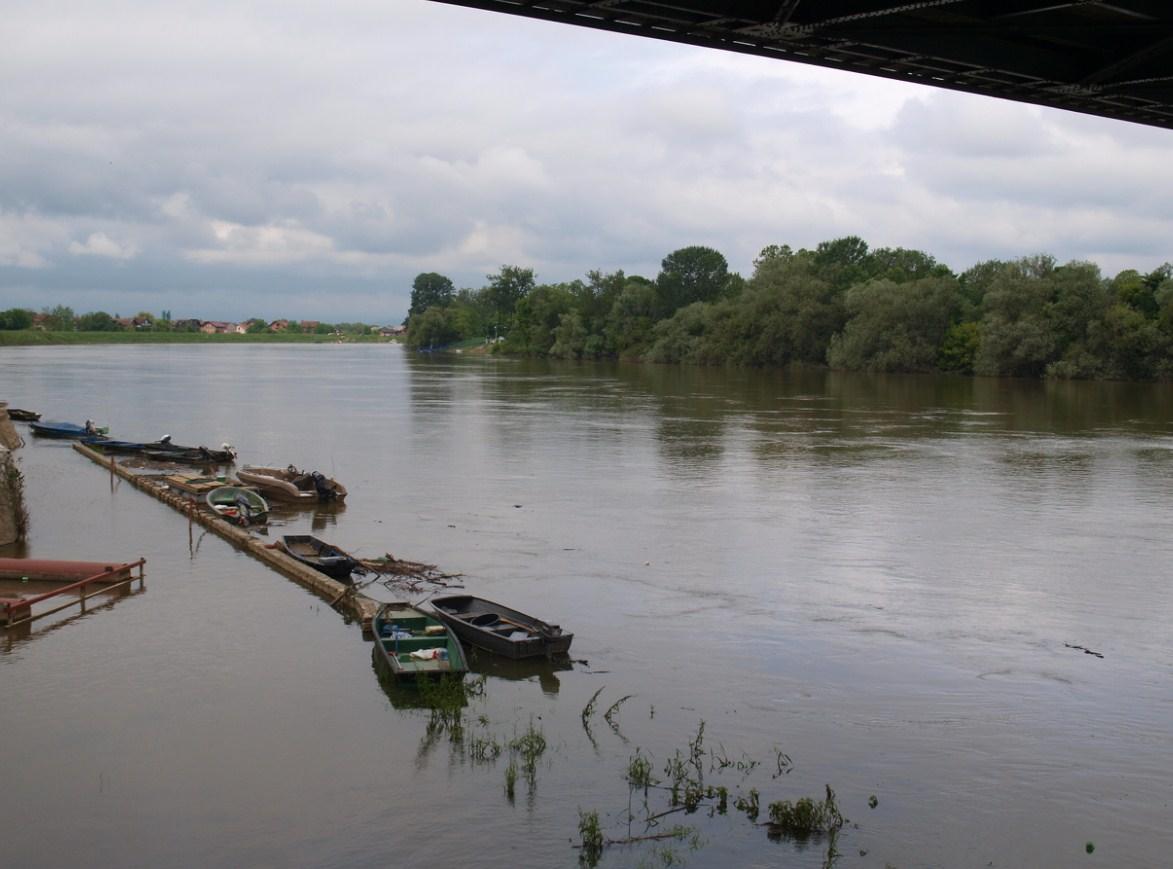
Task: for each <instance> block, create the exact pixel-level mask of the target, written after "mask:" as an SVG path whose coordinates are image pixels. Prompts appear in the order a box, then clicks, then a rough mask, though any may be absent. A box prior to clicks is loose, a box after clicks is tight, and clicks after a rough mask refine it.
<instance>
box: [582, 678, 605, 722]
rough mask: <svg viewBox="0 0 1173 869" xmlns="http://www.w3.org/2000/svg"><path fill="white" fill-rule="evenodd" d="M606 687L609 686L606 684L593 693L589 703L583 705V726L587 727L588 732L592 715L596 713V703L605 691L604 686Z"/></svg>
mask: <svg viewBox="0 0 1173 869" xmlns="http://www.w3.org/2000/svg"><path fill="white" fill-rule="evenodd" d="M606 687H607V686H606V685H604V686H603V687H602V688H600V689H599V690H598V691H596V692H595V693H594V694H592V695H591V699H590V700H588V701H587V705H586V706H584V707H582V726H583V727H585V728H586V729H587V732H588V733H589V732H590V729H591V725H590V721H591V716H592V715H594V714H595V704H596V703H597V702H598V699H599V695H600V694H602V693H603V688H606Z"/></svg>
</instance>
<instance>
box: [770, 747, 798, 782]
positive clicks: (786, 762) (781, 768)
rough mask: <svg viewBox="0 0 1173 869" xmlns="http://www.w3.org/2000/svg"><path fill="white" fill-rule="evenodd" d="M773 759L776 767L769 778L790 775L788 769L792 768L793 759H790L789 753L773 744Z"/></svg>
mask: <svg viewBox="0 0 1173 869" xmlns="http://www.w3.org/2000/svg"><path fill="white" fill-rule="evenodd" d="M774 761H775V763H776V764H777V769H776V770H775V771H774V774H773V775H772V776H770V778H778V776H780V775H790V771H791V770H792V769H794V761H792V760H791V759H790V755H788V754H787V753H786V752H784V751H783V750H782V749H780V748H779V747H778V746H776V745H775V746H774Z"/></svg>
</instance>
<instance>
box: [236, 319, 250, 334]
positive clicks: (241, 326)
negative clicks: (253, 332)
mask: <svg viewBox="0 0 1173 869" xmlns="http://www.w3.org/2000/svg"><path fill="white" fill-rule="evenodd" d="M248 324H249V321H248V320H245V321H244V322H243V323H237V324H236V325H235V326H233V327H232V331H233V332H235V333H236V334H237V335H247V334H248Z"/></svg>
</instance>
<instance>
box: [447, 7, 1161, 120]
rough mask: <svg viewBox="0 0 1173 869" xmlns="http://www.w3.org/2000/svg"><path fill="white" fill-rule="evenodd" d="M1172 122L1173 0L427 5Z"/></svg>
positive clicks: (1120, 116)
mask: <svg viewBox="0 0 1173 869" xmlns="http://www.w3.org/2000/svg"><path fill="white" fill-rule="evenodd" d="M437 2H445V3H452V4H455V5H458V6H468V7H472V8H476V9H487V10H492V11H496V12H506V13H509V14H511V15H525V16H528V17H531V18H541V19H544V20H547V21H561V22H565V23H567V24H576V25H579V26H582V27H594V28H597V29H601V30H611V31H614V32H617V33H627V34H631V35H635V36H644V37H651V38H654V39H664V40H669V41H672V42H681V43H685V44H688V45H698V46H704V47H708V48H719V49H723V50H725V51H736V52H741V53H745V54H755V55H760V56H762V57H773V58H777V59H779V60H790V61H794V62H797V63H807V64H813V65H815V66H823V67H829V68H832V69H843V70H849V71H851V72H858V73H864V74H866V75H873V76H880V77H883V78H889V79H895V80H898V81H907V82H915V83H917V84H924V85H930V86H933V87H940V88H948V89H951V90H958V91H966V92H968V93H975V94H982V95H985V96H992V97H1001V98H1003V99H1009V100H1018V101H1020V102H1027V103H1035V104H1037V105H1042V106H1050V107H1053V108H1059V109H1068V110H1070V111H1075V112H1083V113H1086V114H1091V115H1100V116H1103V117H1108V118H1116V119H1118V120H1123V121H1132V122H1134V123H1138V124H1146V125H1149V126H1154V127H1164V128H1167V129H1173V0H1107V2H1096V0H1082V2H1066V3H1063V2H1055V0H1051V2H1047V0H1018V2H1015V0H926V2H919V3H896V2H892V0H887V2H882V0H806V2H803V0H597V2H590V0H437Z"/></svg>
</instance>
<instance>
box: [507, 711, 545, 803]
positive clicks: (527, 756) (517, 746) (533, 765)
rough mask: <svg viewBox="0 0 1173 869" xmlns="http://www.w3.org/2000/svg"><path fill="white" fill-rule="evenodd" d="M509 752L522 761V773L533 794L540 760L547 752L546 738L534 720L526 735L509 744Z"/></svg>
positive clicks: (531, 721)
mask: <svg viewBox="0 0 1173 869" xmlns="http://www.w3.org/2000/svg"><path fill="white" fill-rule="evenodd" d="M509 750H510V751H511V752H513V753H514V754H515V755H517V756H519V757H520V759H521V772H522V774H523V775H524V776H525V780H526V783H527V784H528V785H529V788H530V791H531V792H532V791H533V789H534V786H535V784H537V772H538V758H540V757H541V756H542V755H543V754H545V752H546V736H545V734H543V733H542V731H541V730H540V729H539V728H537V727H535V726H534V722H533V719H531V720H530V723H529V727H528V728H526V731H525V733H523V734H521V735H520V736H518V737H516V738H514V739H513V741H512V742H510V743H509Z"/></svg>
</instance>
